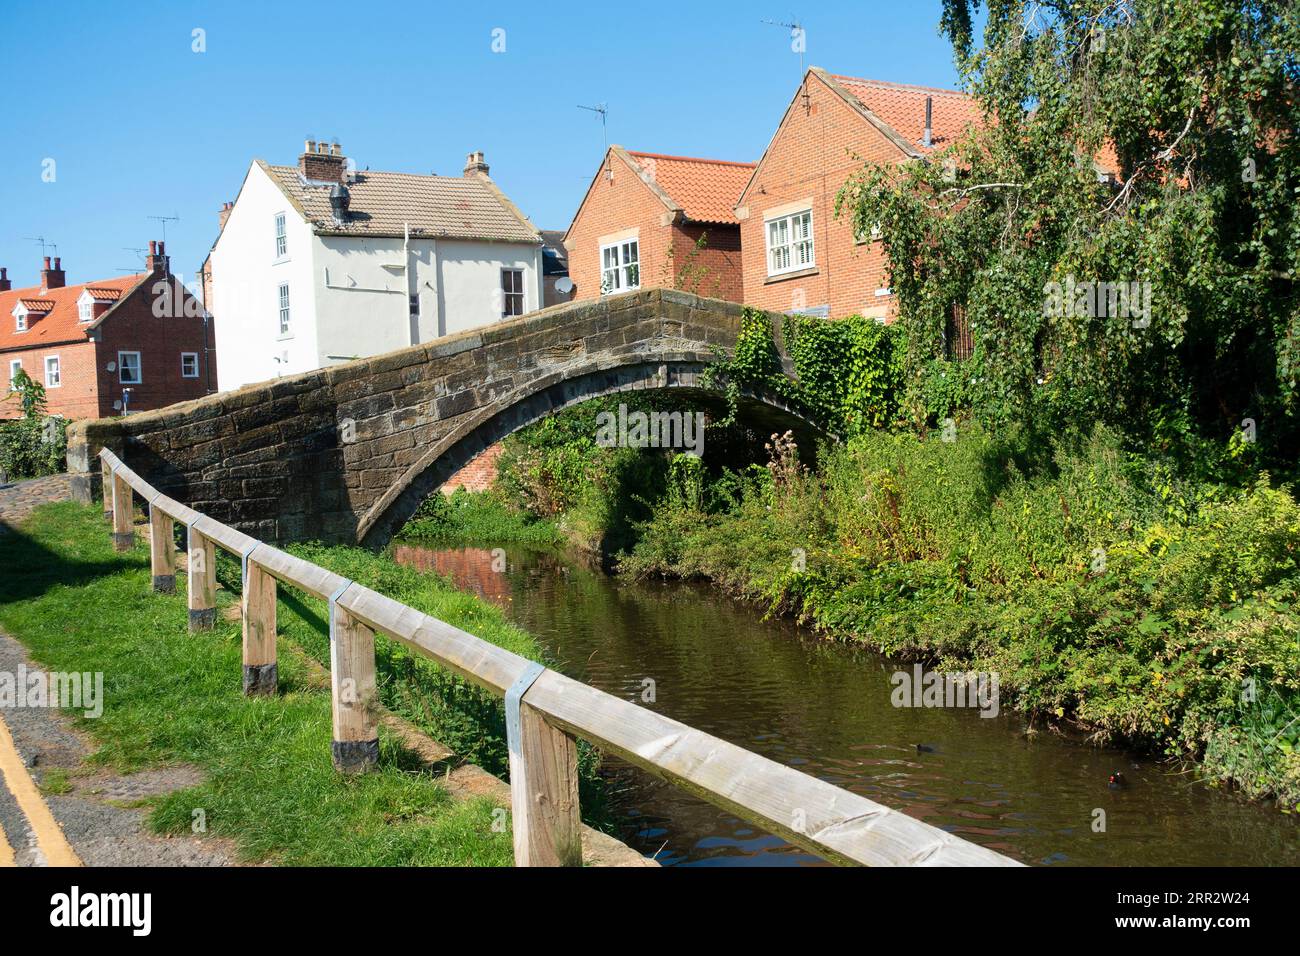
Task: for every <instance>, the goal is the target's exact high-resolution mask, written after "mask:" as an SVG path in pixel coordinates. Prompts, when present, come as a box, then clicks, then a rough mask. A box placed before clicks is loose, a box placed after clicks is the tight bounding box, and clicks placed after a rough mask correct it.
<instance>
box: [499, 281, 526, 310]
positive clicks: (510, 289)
mask: <svg viewBox="0 0 1300 956" xmlns="http://www.w3.org/2000/svg"><path fill="white" fill-rule="evenodd" d="M523 314H524V270H523V269H502V270H501V317H502V318H503V319H508V318H510V317H511V316H514V315H523Z"/></svg>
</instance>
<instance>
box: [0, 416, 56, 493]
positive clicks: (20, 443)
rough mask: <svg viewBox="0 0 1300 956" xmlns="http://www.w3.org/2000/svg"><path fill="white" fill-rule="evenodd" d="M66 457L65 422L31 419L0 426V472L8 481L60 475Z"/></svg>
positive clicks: (51, 417) (0, 423)
mask: <svg viewBox="0 0 1300 956" xmlns="http://www.w3.org/2000/svg"><path fill="white" fill-rule="evenodd" d="M67 453H68V421H67V419H65V418H61V417H59V416H57V415H50V416H48V417H38V416H36V415H33V416H31V417H25V418H18V419H13V420H12V421H5V422H0V471H3V472H4V474H5V475H7V476H8V478H9V480H11V481H16V480H20V479H23V478H39V477H41V476H42V475H57V474H60V473H61V472H63V471H64V470H65V468H66V461H67Z"/></svg>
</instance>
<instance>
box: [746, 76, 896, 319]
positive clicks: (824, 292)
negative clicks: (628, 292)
mask: <svg viewBox="0 0 1300 956" xmlns="http://www.w3.org/2000/svg"><path fill="white" fill-rule="evenodd" d="M804 83H805V86H806V89H807V92H808V102H807V106H806V107H805V104H804V100H803V97H802V96H796V97H795V100H794V104H793V106H792V107H791V108H790V111H789V113H788V114H787V116H786V117H785V119H784V121H783V122H782V124H781V126H780V127H779V128H778V130H777V132H776V135H775V136H774V137H773V139H772V143H771V145H770V146H769V147H768V151H767V155H766V156H765V157H764V159H763V161H762V164H761V165H760V166H759V169H758V172H757V175H756V176H755V177H754V180H753V182H752V183H751V184H750V186H749V188H748V189H747V190H746V192H745V195H744V196H742V197H741V200H740V204H741V206H742V207H746V208H747V211H748V214H747V215H746V216H745V218H743V219H742V220H741V244H742V247H743V250H742V258H743V262H744V269H743V273H744V301H745V303H746V304H748V305H754V306H759V307H761V308H764V309H771V310H774V311H778V312H789V311H792V310H794V309H796V308H798V307H800V306H805V307H809V308H811V307H815V306H819V305H829V306H830V314H831V316H833V317H835V318H839V317H842V316H846V315H853V314H854V313H864V314H871V313H872V311H873V310H877V311H878V310H880V309H881V308H882V307H883V308H886V309H887V310H888V314H890V315H892V314H893V312H894V298H893V296H889V297H881V296H877V295H876V290H877V289H883V288H886V287H887V286H888V285H889V278H888V275H887V274H886V271H885V258H884V255H883V253H882V252H881V248H880V243H879V242H867V243H862V244H859V243H857V242H856V241H855V238H854V234H853V227H852V224H851V221H850V219H849V216H848V213H847V212H846V213H845V214H844V216H843V217H841V218H839V219H836V218H835V214H834V213H835V194H836V193H837V192H838V190H839V189H840V187H841V186H843V185H844V183H845V182H846V181H847V180H848V179H849V177H850V176H851V175H852V174H853V173H855V172H857V171H858V170H859V169H861V168H862V164H863V162H864V161H865V160H871V161H873V162H878V163H891V162H900V161H902V160H903V159H904V156H903V153H902V151H901V150H900V149H899V148H898V147H897V146H895V145H894V144H893V143H891V142H890V141H889V140H887V139H886V138H885V137H884V136H882V135H881V134H880V132H879V131H878V130H877V129H876V128H875V127H873V126H871V125H870V124H869V123H868V122H867V121H866V120H865V119H863V118H862V116H861V115H860V114H858V113H857V112H856V111H855V110H853V108H852V107H850V106H849V105H848V104H847V103H845V102H844V100H843V99H841V98H840V96H839V95H838V94H836V93H835V91H834V90H832V89H830V88H829V87H827V86H826V84H825V83H824V82H822V80H820V79H819V78H817V77H816V76H815V75H809V76H808V77H806V78H805V81H804ZM805 198H808V199H811V208H812V213H813V256H814V259H815V263H816V264H815V267H814V270H813V271H812V272H811V273H810V274H806V275H804V274H801V275H795V276H788V277H780V278H777V279H769V278H768V275H767V237H766V235H765V229H766V227H765V224H764V220H763V214H764V212H765V211H766V210H768V209H772V208H775V207H777V206H785V205H787V204H789V203H792V202H796V201H800V200H803V199H805ZM741 211H742V213H743V212H744V211H745V209H742V210H741Z"/></svg>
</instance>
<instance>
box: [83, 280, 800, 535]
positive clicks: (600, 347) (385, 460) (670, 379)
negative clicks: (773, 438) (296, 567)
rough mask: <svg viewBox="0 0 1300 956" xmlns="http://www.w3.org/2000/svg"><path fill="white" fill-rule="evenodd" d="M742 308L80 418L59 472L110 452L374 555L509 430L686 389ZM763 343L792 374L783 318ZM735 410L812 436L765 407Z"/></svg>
mask: <svg viewBox="0 0 1300 956" xmlns="http://www.w3.org/2000/svg"><path fill="white" fill-rule="evenodd" d="M740 316H741V307H740V306H739V305H736V304H734V303H730V302H723V301H719V300H715V299H704V298H700V297H699V296H695V295H691V294H689V293H685V292H676V291H672V290H667V289H648V290H643V291H638V292H629V293H625V294H622V295H615V296H609V297H605V298H602V299H599V300H597V301H590V302H577V303H569V304H566V305H559V306H552V307H551V308H548V309H543V310H542V311H540V312H535V313H532V314H530V315H526V316H522V317H520V318H518V319H513V320H511V321H508V322H502V323H500V324H497V325H493V326H489V327H486V328H481V329H474V330H471V331H468V332H463V333H460V334H458V335H453V336H449V337H447V338H442V339H438V340H437V341H435V342H430V343H427V344H424V345H418V346H412V347H410V348H406V349H402V350H400V351H397V352H391V353H389V354H387V355H380V356H376V357H374V358H367V359H360V360H357V361H353V362H347V363H345V364H342V365H335V366H330V367H329V368H324V369H318V370H316V371H314V372H307V373H305V374H302V375H296V376H292V377H288V378H282V379H276V380H273V381H269V382H264V383H261V384H257V385H250V386H247V387H245V388H242V389H239V390H237V391H233V392H226V393H221V394H217V395H211V396H208V397H207V398H203V399H199V400H197V401H192V402H184V403H181V404H178V405H172V406H169V407H167V408H163V409H158V410H156V411H150V412H141V413H137V414H134V415H129V416H126V417H123V418H110V419H100V420H98V421H89V422H76V423H74V424H73V425H71V426H70V427H69V430H68V467H69V471H70V472H72V473H74V474H80V475H81V476H83V479H82V480H81V481H80V482H79V485H80V488H81V489H82V490H81V494H82V496H84V497H89V495H90V493H91V492H90V489H91V488H97V487H99V482H98V481H94V480H87V479H89V478H90V477H91V475H92V473H93V472H96V471H98V468H99V461H98V457H97V456H98V453H99V449H100V448H102V447H108V448H110V449H112V450H113V451H114V452H115V453H116V454H117V455H118V456H119V457H120V458H121V459H122V460H123V461H124V462H126V464H127V465H129V466H130V467H131V468H132V469H134V470H135V471H136V472H137V473H138V474H139V475H141V477H143V478H144V479H145V480H146V481H147V482H149V483H150V484H152V485H153V486H154V487H156V488H158V489H160V490H161V491H162V492H163V493H165V494H167V495H170V496H171V497H173V498H175V499H177V500H179V501H182V502H184V503H186V504H188V505H190V506H191V507H193V508H195V509H196V510H198V511H202V512H203V513H205V514H208V515H210V516H211V517H213V518H215V519H217V520H218V521H221V522H224V523H226V524H230V525H233V526H235V527H237V528H239V529H240V530H242V531H245V532H246V533H248V534H250V535H253V536H255V537H258V538H260V539H262V540H264V541H289V540H301V539H308V538H318V539H321V540H325V541H348V542H357V543H365V544H370V545H376V544H382V543H384V542H385V541H387V540H388V538H389V537H391V536H392V534H393V533H394V531H395V530H396V529H398V528H400V527H401V525H402V523H403V522H405V521H406V519H407V518H409V517H410V516H411V514H412V513H413V512H414V511H415V509H416V508H417V507H418V506H419V504H420V502H421V501H422V500H423V499H424V498H425V497H426V496H427V495H428V494H429V493H430V492H431V491H433V490H434V489H436V488H437V487H439V486H440V485H441V484H442V483H443V482H444V481H445V480H446V479H447V478H448V477H449V476H450V475H452V474H454V473H455V472H456V471H457V470H458V469H460V468H461V467H463V466H464V465H465V464H466V463H468V462H470V461H471V460H472V459H473V458H474V457H475V456H477V455H478V454H479V453H480V452H482V451H483V450H484V449H485V448H487V447H489V446H490V445H492V444H493V443H494V442H496V441H498V440H500V439H501V438H503V437H504V436H506V435H508V434H509V433H511V432H513V431H515V430H516V429H518V428H521V427H523V426H525V425H527V424H530V423H531V422H534V421H537V420H538V419H540V418H543V417H545V416H546V415H549V414H551V413H553V412H554V411H556V410H558V409H561V408H563V407H565V406H568V405H571V404H574V403H577V402H581V401H585V400H587V399H590V398H595V397H598V396H601V395H610V394H614V393H618V392H625V391H632V390H647V389H689V390H694V392H695V393H696V394H698V396H699V398H700V401H701V402H702V403H705V404H708V403H712V404H713V405H715V406H716V405H717V404H718V402H719V395H718V393H717V392H709V391H706V390H705V389H704V388H703V386H702V383H701V380H700V377H701V374H702V372H703V371H704V369H705V368H706V367H707V366H708V365H709V364H710V363H712V362H713V361H715V360H716V359H717V356H718V354H719V352H722V351H726V352H730V351H731V350H732V349H733V348H734V347H735V344H736V337H737V335H738V333H739V330H740ZM771 320H772V325H773V333H774V336H775V339H776V342H777V345H778V349H779V350H780V351H781V354H782V359H783V361H784V362H785V363H786V367H787V369H789V367H790V366H789V358H788V356H787V355H786V352H785V347H784V343H783V339H782V336H781V325H780V322H779V321H778V320H779V316H776V315H772V316H771ZM742 413H743V414H744V415H745V416H746V417H747V418H749V419H750V420H751V421H753V422H754V424H755V425H756V426H762V427H765V428H768V429H770V430H773V431H775V430H778V429H780V430H784V429H785V428H793V429H795V431H796V432H797V433H799V434H801V435H803V436H809V435H810V434H811V433H812V432H813V431H814V429H812V427H811V426H810V425H809V423H807V422H806V421H804V420H803V419H802V418H801V417H800V416H799V414H798V412H797V411H796V410H794V409H792V408H790V407H788V406H787V405H785V404H784V403H783V402H782V401H780V400H779V399H777V398H776V397H774V396H772V395H764V394H756V393H750V394H746V395H744V396H743V398H742Z"/></svg>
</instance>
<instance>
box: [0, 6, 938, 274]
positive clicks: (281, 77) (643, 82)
mask: <svg viewBox="0 0 1300 956" xmlns="http://www.w3.org/2000/svg"><path fill="white" fill-rule="evenodd" d="M939 13H940V3H939V0H910V2H898V0H893V2H876V0H869V2H862V0H859V2H856V3H848V2H819V3H816V4H812V3H806V2H805V3H803V4H802V6H800V5H792V0H770V2H769V0H750V2H737V3H705V2H699V0H697V2H693V3H675V2H662V0H661V2H658V3H608V2H606V3H603V4H585V3H562V2H552V3H539V2H536V0H533V2H528V3H502V2H495V0H480V2H478V3H464V2H459V3H435V2H428V0H426V2H422V3H395V2H386V0H366V2H357V0H353V2H351V3H330V2H326V0H316V2H313V3H311V4H302V5H299V4H295V3H290V2H283V0H278V2H277V0H263V2H258V3H247V2H242V0H240V2H220V3H217V2H211V0H166V2H138V3H112V4H109V3H103V2H97V3H91V2H87V3H62V2H58V0H49V2H39V3H33V2H27V3H23V4H21V5H19V4H8V5H6V10H5V13H4V17H3V29H2V30H0V122H2V123H3V128H4V130H5V135H4V140H5V146H4V149H3V150H0V265H3V266H7V267H8V268H9V275H10V278H11V279H13V280H14V281H15V286H18V285H28V284H32V283H34V282H35V281H36V278H37V276H36V273H37V270H38V269H39V261H40V259H39V257H40V255H41V249H40V247H39V245H38V244H37V243H35V242H32V241H30V239H29V238H28V237H35V236H44V237H45V238H46V240H47V242H54V243H57V245H58V254H59V255H60V256H61V257H62V258H63V264H64V268H65V269H66V270H67V271H68V281H69V282H79V281H84V280H87V279H94V278H106V277H109V276H113V275H117V274H119V272H120V271H124V270H126V269H128V268H132V267H136V268H138V267H139V262H140V260H139V258H138V257H137V253H135V252H132V251H130V248H131V247H143V246H146V245H147V244H148V241H149V240H150V239H152V238H160V237H161V236H162V224H161V223H159V222H157V221H154V220H152V219H150V218H149V217H150V216H179V217H180V221H179V222H168V223H167V224H166V236H167V246H168V252H169V253H170V254H171V257H172V267H173V270H175V271H177V272H181V273H183V274H184V275H185V276H186V278H187V280H188V279H190V278H191V277H192V275H193V273H194V272H196V271H197V269H198V266H199V264H200V263H201V262H202V260H203V257H204V256H205V255H206V254H207V250H208V248H209V246H210V245H211V243H212V240H213V239H214V238H215V236H216V229H217V210H218V209H219V208H220V206H221V203H222V202H223V201H224V200H227V199H234V198H235V194H236V192H237V191H238V189H239V184H240V182H241V181H242V179H243V176H244V173H245V171H246V170H247V168H248V165H249V163H250V162H251V161H252V160H253V159H254V158H261V159H265V160H267V161H268V162H272V163H283V164H292V163H294V162H296V161H297V156H298V154H299V153H300V152H301V151H302V144H303V140H304V139H306V138H308V137H314V138H317V139H337V140H338V141H339V142H340V143H341V144H342V146H343V149H344V152H345V154H346V155H348V156H350V157H353V158H354V159H356V161H357V165H358V167H360V168H365V167H370V168H371V169H384V170H399V171H404V172H416V173H429V172H435V173H438V174H441V175H459V173H460V170H461V168H462V167H463V166H464V162H465V154H466V153H467V152H469V151H470V150H474V149H481V150H483V151H484V152H485V153H486V157H487V161H488V163H489V164H490V166H491V168H492V176H493V178H494V179H495V180H496V181H497V182H498V183H499V184H500V185H501V187H502V188H503V189H504V190H505V191H506V193H507V194H508V195H509V196H510V197H511V198H512V199H513V200H514V201H515V202H516V203H518V205H519V206H520V207H521V208H522V209H523V211H524V213H525V214H526V215H528V216H529V217H530V218H531V219H532V220H533V222H534V223H535V224H537V225H538V226H539V227H541V228H552V229H563V228H565V227H566V226H567V225H568V223H569V221H570V219H571V218H572V216H573V213H574V211H575V209H576V208H577V204H578V202H579V201H580V200H581V198H582V194H583V192H584V190H585V189H586V187H587V184H588V182H589V181H590V179H591V176H592V175H593V173H594V171H595V169H596V167H597V165H598V163H599V161H600V155H601V152H602V149H603V140H602V137H601V129H600V123H599V120H598V118H597V117H596V115H595V114H593V113H590V112H586V111H584V110H580V109H578V108H577V106H578V104H587V105H591V104H595V103H598V102H605V103H607V104H608V106H609V120H608V122H609V141H610V142H612V143H621V144H622V145H624V146H627V147H629V148H632V149H642V150H648V151H652V152H662V153H677V154H685V155H692V156H708V157H715V158H720V159H735V160H756V159H757V158H758V157H759V156H760V155H761V153H762V151H763V148H764V146H766V144H767V141H768V139H769V137H770V136H771V134H772V132H773V129H774V128H775V125H776V123H777V122H778V120H779V119H780V117H781V114H782V112H783V110H784V109H785V106H786V104H787V103H788V101H789V99H790V97H791V96H792V95H793V93H794V91H795V88H796V86H797V85H798V82H799V76H800V72H799V56H798V54H797V53H794V52H792V51H791V49H790V46H791V44H790V37H789V31H788V30H785V29H783V28H780V27H777V26H771V25H768V24H765V23H763V22H762V21H763V20H764V19H770V20H778V21H781V20H784V21H789V20H791V19H795V18H797V19H798V20H799V21H800V22H801V23H802V24H803V26H804V28H805V30H806V38H807V53H806V63H807V64H808V65H810V66H811V65H815V66H821V67H825V68H826V69H829V70H831V71H832V72H837V73H849V74H853V75H857V76H867V77H872V78H877V79H887V80H894V81H898V82H911V83H924V84H928V85H933V86H953V85H955V83H956V74H955V71H954V69H953V65H952V56H951V51H950V49H949V47H948V45H947V43H946V42H945V41H944V40H943V39H942V38H941V37H940V36H939V35H938V32H937V24H938V20H939ZM498 28H499V29H501V30H504V31H505V32H504V41H505V51H504V52H501V53H494V52H493V50H492V44H493V31H494V30H496V29H498ZM195 29H201V30H203V31H205V32H204V39H205V41H206V51H205V52H202V53H196V52H194V51H193V49H192V47H193V45H194V40H193V31H194V30H195ZM498 36H500V35H498ZM51 159H52V160H54V166H53V167H52V168H53V173H54V181H53V182H46V181H44V178H43V173H45V172H46V171H47V170H49V169H50V168H51V167H50V166H49V164H48V163H47V160H51ZM49 251H51V252H52V250H49Z"/></svg>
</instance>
